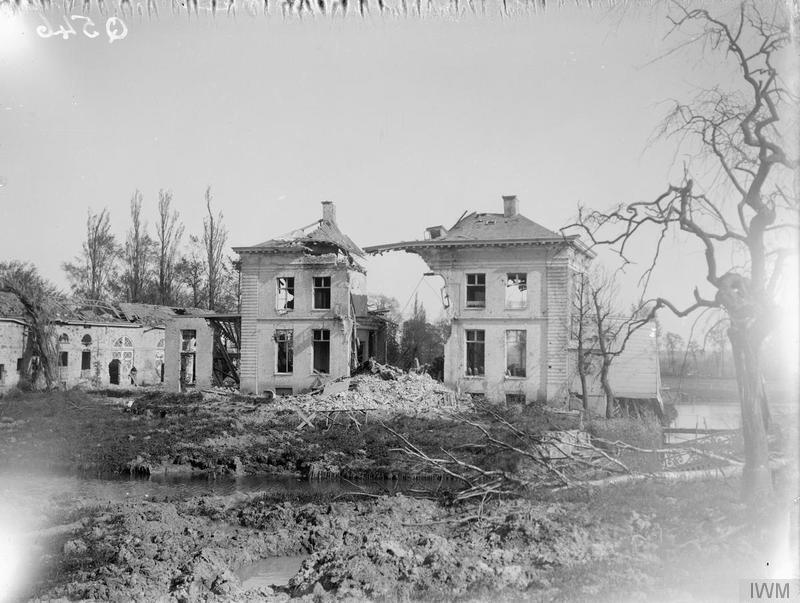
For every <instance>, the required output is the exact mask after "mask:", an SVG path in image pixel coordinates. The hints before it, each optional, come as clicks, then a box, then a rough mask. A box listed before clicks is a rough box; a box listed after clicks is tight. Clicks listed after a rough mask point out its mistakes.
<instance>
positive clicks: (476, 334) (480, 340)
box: [467, 330, 486, 376]
mask: <svg viewBox="0 0 800 603" xmlns="http://www.w3.org/2000/svg"><path fill="white" fill-rule="evenodd" d="M485 342H486V332H485V331H478V330H468V331H467V375H469V376H480V375H483V374H484V369H483V358H484V353H485Z"/></svg>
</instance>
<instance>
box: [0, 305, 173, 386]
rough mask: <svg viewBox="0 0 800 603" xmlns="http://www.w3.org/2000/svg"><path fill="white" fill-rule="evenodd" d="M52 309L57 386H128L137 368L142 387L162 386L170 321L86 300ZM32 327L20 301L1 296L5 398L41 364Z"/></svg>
mask: <svg viewBox="0 0 800 603" xmlns="http://www.w3.org/2000/svg"><path fill="white" fill-rule="evenodd" d="M52 305H53V313H54V315H53V328H54V337H55V338H57V342H56V348H55V352H56V355H57V358H56V359H55V362H56V367H55V368H56V374H55V379H56V382H57V385H59V386H61V387H74V386H76V385H85V386H105V385H126V386H127V385H131V380H130V374H131V370H132V369H134V368H135V369H136V370H135V371H134V374H135V381H136V384H137V385H152V384H157V383H160V382H161V380H162V374H163V373H162V370H163V365H164V322H165V321H164V320H160V321H159V320H153V317H152V315H151V312H150V310H148V308H150V307H149V306H145V305H144V304H119V305H113V304H105V303H100V302H86V301H80V300H71V301H68V302H67V301H64V302H58V301H53V302H52ZM165 310H169V308H167V309H165ZM30 324H31V317H30V316H29V315H28V311H27V310H26V308H25V307H24V305H23V304H22V302H21V301H20V300H19V299H18V298H17V296H16V295H15V294H13V293H9V292H0V393H3V392H4V391H7V390H9V389H10V388H12V387H14V386H16V385H17V384H18V382H19V380H20V377H21V376H22V375H24V374H27V373H29V372H30V368H31V363H37V362H38V358H37V357H35V356H33V355H32V354H31V350H30V346H29V345H28V344H29V337H30V328H31V327H30Z"/></svg>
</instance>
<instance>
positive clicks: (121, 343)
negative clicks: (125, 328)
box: [114, 337, 133, 348]
mask: <svg viewBox="0 0 800 603" xmlns="http://www.w3.org/2000/svg"><path fill="white" fill-rule="evenodd" d="M114 347H115V348H132V347H133V342H132V341H131V339H130V337H120V338H119V339H117V340H116V341H115V342H114Z"/></svg>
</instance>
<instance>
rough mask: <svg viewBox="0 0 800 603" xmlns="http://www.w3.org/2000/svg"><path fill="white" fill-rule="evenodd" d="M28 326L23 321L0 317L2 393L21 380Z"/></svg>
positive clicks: (0, 380) (0, 391)
mask: <svg viewBox="0 0 800 603" xmlns="http://www.w3.org/2000/svg"><path fill="white" fill-rule="evenodd" d="M26 336H27V327H26V326H25V324H24V323H23V322H22V321H18V320H6V319H2V318H0V394H3V393H5V392H7V391H8V390H10V389H11V388H13V387H15V386H16V385H17V383H18V382H19V370H18V366H19V365H21V363H22V355H23V352H24V350H25V337H26Z"/></svg>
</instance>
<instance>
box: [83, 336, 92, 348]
mask: <svg viewBox="0 0 800 603" xmlns="http://www.w3.org/2000/svg"><path fill="white" fill-rule="evenodd" d="M81 345H83V346H85V347H87V348H88V347H89V346H90V345H92V336H91V335H89V334H86V335H84V336H83V337H81Z"/></svg>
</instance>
